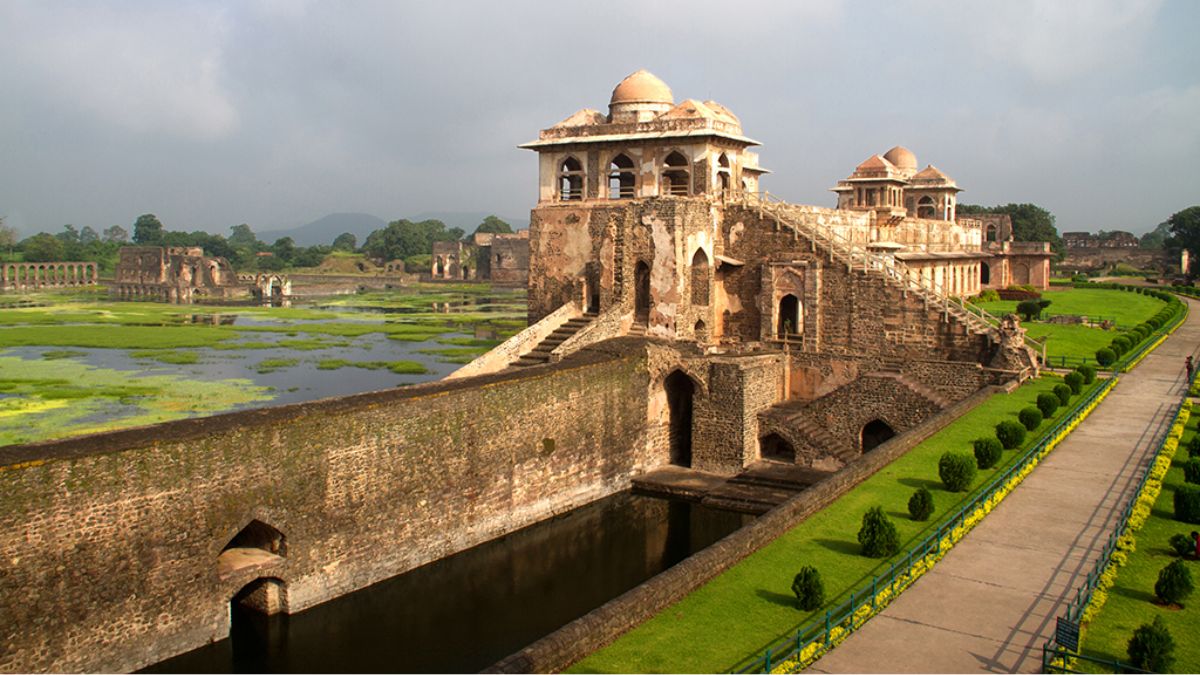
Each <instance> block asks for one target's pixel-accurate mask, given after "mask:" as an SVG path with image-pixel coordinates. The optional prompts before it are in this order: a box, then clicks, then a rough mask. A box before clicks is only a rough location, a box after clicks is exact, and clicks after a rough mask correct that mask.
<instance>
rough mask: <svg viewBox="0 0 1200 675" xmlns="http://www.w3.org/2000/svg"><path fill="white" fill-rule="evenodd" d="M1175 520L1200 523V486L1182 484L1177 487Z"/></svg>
mask: <svg viewBox="0 0 1200 675" xmlns="http://www.w3.org/2000/svg"><path fill="white" fill-rule="evenodd" d="M1174 502H1175V520H1181V521H1183V522H1185V523H1192V524H1194V525H1200V488H1196V487H1192V486H1191V485H1180V486H1179V487H1177V488H1175V498H1174Z"/></svg>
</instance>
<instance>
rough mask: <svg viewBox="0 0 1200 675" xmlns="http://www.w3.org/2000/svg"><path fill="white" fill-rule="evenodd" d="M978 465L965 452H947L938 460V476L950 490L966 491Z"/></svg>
mask: <svg viewBox="0 0 1200 675" xmlns="http://www.w3.org/2000/svg"><path fill="white" fill-rule="evenodd" d="M1024 430H1025V429H1024V427H1022V429H1021V431H1024ZM976 466H977V465H976V462H975V458H974V457H972V456H970V455H968V454H966V453H964V452H953V451H951V452H947V453H946V454H944V455H942V458H941V459H940V460H938V476H939V477H941V479H942V483H943V484H945V486H946V489H947V490H949V491H950V492H966V491H967V488H969V487H971V481H973V480H975V467H976Z"/></svg>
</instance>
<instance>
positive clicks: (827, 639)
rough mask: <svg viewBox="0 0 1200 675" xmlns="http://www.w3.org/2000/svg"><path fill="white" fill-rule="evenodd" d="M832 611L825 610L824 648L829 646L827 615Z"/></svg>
mask: <svg viewBox="0 0 1200 675" xmlns="http://www.w3.org/2000/svg"><path fill="white" fill-rule="evenodd" d="M832 611H833V610H831V609H827V610H825V646H827V647H828V646H829V613H830V612H832Z"/></svg>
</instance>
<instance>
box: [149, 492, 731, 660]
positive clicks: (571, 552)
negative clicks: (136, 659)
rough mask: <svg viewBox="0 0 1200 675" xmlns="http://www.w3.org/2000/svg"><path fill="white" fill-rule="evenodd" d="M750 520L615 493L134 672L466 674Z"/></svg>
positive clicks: (253, 622) (252, 623)
mask: <svg viewBox="0 0 1200 675" xmlns="http://www.w3.org/2000/svg"><path fill="white" fill-rule="evenodd" d="M750 520H752V517H751V516H746V515H742V514H737V513H731V512H726V511H716V510H713V509H709V508H705V507H703V506H700V505H697V504H690V503H687V502H677V501H665V500H660V499H654V498H650V497H642V496H637V495H633V494H631V493H628V492H625V493H619V494H616V495H613V496H611V497H608V498H606V499H602V500H599V501H596V502H593V503H591V504H589V505H587V506H583V507H580V508H578V509H575V510H573V511H571V512H569V513H566V514H563V515H561V516H558V517H555V518H552V519H549V520H546V521H543V522H541V523H538V524H536V525H533V526H530V527H527V528H525V529H523V530H519V531H517V532H515V533H513V534H511V535H508V536H506V537H502V538H500V539H496V540H493V541H491V542H488V543H486V544H482V545H480V546H477V547H475V548H472V549H468V550H466V551H463V552H462V553H459V554H457V555H453V556H450V557H448V558H444V559H442V560H440V561H437V562H435V563H431V564H429V565H426V566H424V567H420V568H418V569H416V570H413V571H411V572H408V573H407V574H402V575H400V576H397V577H394V578H392V579H389V580H387V581H383V582H381V583H378V584H375V585H374V586H370V587H368V588H365V589H362V590H360V591H357V592H355V593H352V594H350V595H347V596H343V597H341V598H337V599H335V600H332V601H330V602H327V603H324V604H322V605H318V606H316V607H313V608H312V609H309V610H307V611H304V612H301V613H298V614H295V615H292V616H284V615H276V616H272V617H266V616H263V615H260V614H257V613H254V612H252V611H248V610H243V609H241V608H239V607H237V606H236V605H234V607H233V609H232V612H233V628H232V631H231V637H230V638H229V639H226V640H222V641H220V642H217V643H214V644H212V645H209V646H207V647H202V648H200V649H196V650H194V651H191V652H188V653H186V654H182V655H180V656H177V657H175V658H172V659H168V660H166V661H163V662H161V663H158V664H156V665H154V666H151V667H149V668H147V669H145V670H144V671H142V672H148V673H187V672H217V673H222V672H476V671H478V670H480V669H483V668H486V667H487V666H489V665H491V664H492V663H494V662H496V661H497V660H499V659H501V658H503V657H505V656H507V655H509V654H511V653H513V652H515V651H517V650H519V649H521V648H522V647H524V646H525V645H526V644H529V643H530V642H533V641H535V640H537V639H538V638H540V637H542V636H544V635H546V634H548V633H550V632H552V631H554V630H556V629H557V628H559V627H560V626H562V625H564V624H566V623H568V622H570V621H572V620H574V619H576V618H578V617H580V616H582V615H584V614H586V613H587V612H589V611H591V610H592V609H595V608H596V607H599V606H600V605H602V604H604V603H605V602H607V601H609V600H611V599H612V598H615V597H617V596H618V595H620V594H622V593H624V592H625V591H628V590H629V589H631V588H633V587H635V586H637V585H638V584H640V583H642V582H643V581H645V580H647V579H649V578H650V577H652V576H654V575H656V574H658V573H660V572H662V571H663V570H665V569H667V568H669V567H671V566H673V565H675V564H677V563H679V562H680V561H682V560H684V559H685V558H687V557H688V556H690V555H692V554H694V553H696V552H697V551H700V550H702V549H704V548H706V547H707V546H709V545H711V544H713V543H715V542H716V541H718V540H719V539H721V538H722V537H724V536H726V535H727V534H729V533H731V532H733V531H735V530H737V529H738V528H739V527H741V526H743V525H745V524H746V523H748V522H750Z"/></svg>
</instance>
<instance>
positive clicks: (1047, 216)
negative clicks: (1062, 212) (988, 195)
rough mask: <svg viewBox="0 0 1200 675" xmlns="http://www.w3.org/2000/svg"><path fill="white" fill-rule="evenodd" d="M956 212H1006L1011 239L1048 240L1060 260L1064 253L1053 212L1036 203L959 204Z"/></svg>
mask: <svg viewBox="0 0 1200 675" xmlns="http://www.w3.org/2000/svg"><path fill="white" fill-rule="evenodd" d="M957 212H958V213H961V214H963V215H970V214H972V213H999V214H1007V215H1008V217H1009V218H1011V219H1012V227H1013V241H1048V242H1050V247H1051V248H1052V249H1054V252H1055V253H1057V254H1058V257H1059V259H1060V260H1061V259H1062V258H1063V257H1064V256H1065V255H1066V252H1067V248H1066V245H1065V244H1063V240H1062V238H1061V237H1059V236H1058V228H1056V227H1055V226H1054V214H1052V213H1050V212H1049V211H1047V210H1046V209H1043V208H1042V207H1040V206H1038V205H1037V204H1005V205H1003V206H979V205H976V204H959V205H958V207H957Z"/></svg>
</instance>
